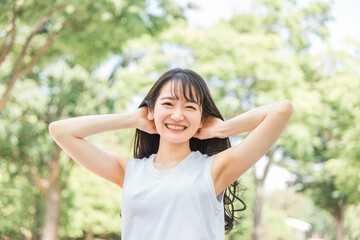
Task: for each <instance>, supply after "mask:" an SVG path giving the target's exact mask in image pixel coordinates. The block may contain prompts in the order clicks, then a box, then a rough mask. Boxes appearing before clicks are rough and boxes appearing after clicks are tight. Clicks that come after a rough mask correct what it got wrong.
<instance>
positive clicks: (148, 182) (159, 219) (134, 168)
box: [121, 151, 225, 240]
mask: <svg viewBox="0 0 360 240" xmlns="http://www.w3.org/2000/svg"><path fill="white" fill-rule="evenodd" d="M155 156H156V154H152V155H151V156H150V157H148V158H142V159H136V158H131V159H130V160H129V162H128V164H127V167H126V172H125V177H124V184H123V191H122V200H121V239H122V240H163V239H164V240H184V239H186V240H192V239H194V240H224V239H225V220H224V203H223V194H224V191H223V192H221V193H220V194H219V196H218V197H216V196H215V187H214V183H213V180H212V177H211V164H212V160H213V158H214V155H213V156H208V155H206V154H202V153H201V152H200V151H193V152H191V153H190V154H189V155H188V156H187V157H186V158H185V159H184V160H182V161H181V162H180V163H179V164H178V165H176V166H175V167H173V168H170V169H166V170H158V169H157V168H155V166H154V163H153V160H154V158H155Z"/></svg>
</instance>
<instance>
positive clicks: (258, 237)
mask: <svg viewBox="0 0 360 240" xmlns="http://www.w3.org/2000/svg"><path fill="white" fill-rule="evenodd" d="M263 185H264V182H263V181H262V180H259V179H256V177H255V201H254V236H253V237H254V238H253V239H254V240H263V223H262V216H261V212H262V205H263Z"/></svg>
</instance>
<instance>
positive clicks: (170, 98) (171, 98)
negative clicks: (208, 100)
mask: <svg viewBox="0 0 360 240" xmlns="http://www.w3.org/2000/svg"><path fill="white" fill-rule="evenodd" d="M164 99H169V100H178V99H176V98H174V97H162V98H160V100H164ZM185 102H186V103H196V104H197V105H199V104H198V103H197V102H196V101H191V100H190V101H189V100H186V101H185Z"/></svg>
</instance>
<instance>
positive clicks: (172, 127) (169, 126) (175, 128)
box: [166, 124, 185, 130]
mask: <svg viewBox="0 0 360 240" xmlns="http://www.w3.org/2000/svg"><path fill="white" fill-rule="evenodd" d="M166 127H167V128H170V129H174V130H184V129H185V127H180V126H175V125H170V124H166Z"/></svg>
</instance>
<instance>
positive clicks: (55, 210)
mask: <svg viewBox="0 0 360 240" xmlns="http://www.w3.org/2000/svg"><path fill="white" fill-rule="evenodd" d="M59 218H60V189H59V186H58V185H57V182H55V183H53V184H51V185H50V186H49V188H48V189H47V192H46V210H45V222H44V224H45V225H44V229H43V234H42V240H56V239H57V231H58V224H59Z"/></svg>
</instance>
